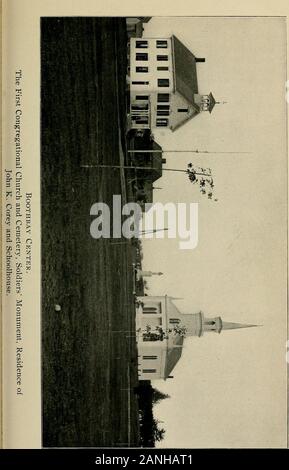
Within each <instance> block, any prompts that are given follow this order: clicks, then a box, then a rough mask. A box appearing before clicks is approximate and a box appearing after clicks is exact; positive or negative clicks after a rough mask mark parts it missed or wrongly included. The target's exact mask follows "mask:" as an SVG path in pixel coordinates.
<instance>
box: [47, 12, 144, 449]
mask: <svg viewBox="0 0 289 470" xmlns="http://www.w3.org/2000/svg"><path fill="white" fill-rule="evenodd" d="M126 41H127V38H126V29H125V20H122V19H113V18H112V19H111V18H107V19H94V18H59V19H58V18H49V19H46V18H44V19H42V24H41V60H42V71H41V75H42V88H41V89H42V96H41V103H42V105H41V107H42V109H41V119H42V122H41V129H42V131H41V139H42V142H41V147H42V155H41V159H42V193H41V197H42V201H41V204H42V366H43V377H42V382H43V385H42V386H43V445H44V446H45V447H50V446H55V447H58V446H64V447H66V446H84V447H86V446H96V447H97V446H120V445H122V446H126V445H127V446H128V445H131V446H133V445H138V442H139V429H138V407H137V400H136V397H135V395H134V393H133V392H132V391H131V389H132V388H133V387H134V386H135V385H137V383H138V380H137V366H136V356H137V352H136V344H135V339H134V338H133V337H130V335H129V334H128V333H127V331H134V330H135V311H134V299H133V285H132V283H133V275H132V261H133V256H134V250H133V248H132V246H131V244H130V243H129V242H127V241H124V243H123V242H122V243H118V244H115V243H114V242H113V241H112V240H110V239H100V240H94V239H93V238H92V237H91V236H90V231H89V227H90V223H91V217H90V215H89V213H90V207H91V205H92V204H93V203H94V202H98V201H105V202H107V203H109V204H111V201H112V195H113V194H121V192H122V191H123V187H122V186H121V174H120V171H119V170H111V169H99V168H90V169H87V168H83V167H81V165H83V164H84V165H85V164H88V165H93V164H97V163H105V164H110V163H112V164H119V161H120V146H119V132H120V136H121V141H122V142H123V143H124V141H125V121H126V103H125V73H126ZM55 304H59V305H60V306H61V311H59V312H56V311H55V308H54V305H55Z"/></svg>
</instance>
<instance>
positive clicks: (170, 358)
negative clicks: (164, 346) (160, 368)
mask: <svg viewBox="0 0 289 470" xmlns="http://www.w3.org/2000/svg"><path fill="white" fill-rule="evenodd" d="M183 342H184V338H183V336H180V335H174V336H173V338H172V342H171V344H170V346H169V347H168V350H167V356H166V365H165V377H164V378H165V379H167V378H168V376H169V375H170V373H171V372H172V370H173V369H174V368H175V366H176V364H177V363H178V361H179V359H180V358H181V355H182V351H183V348H182V346H183Z"/></svg>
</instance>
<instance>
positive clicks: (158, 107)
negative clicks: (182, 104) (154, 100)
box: [157, 104, 170, 111]
mask: <svg viewBox="0 0 289 470" xmlns="http://www.w3.org/2000/svg"><path fill="white" fill-rule="evenodd" d="M169 109H170V105H169V104H158V105H157V110H158V111H159V110H167V111H169Z"/></svg>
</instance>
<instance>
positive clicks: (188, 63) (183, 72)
mask: <svg viewBox="0 0 289 470" xmlns="http://www.w3.org/2000/svg"><path fill="white" fill-rule="evenodd" d="M172 50H173V61H174V72H175V73H174V76H175V89H176V91H177V92H178V93H180V94H181V95H182V96H183V97H184V98H186V100H187V101H188V102H189V103H190V104H192V105H194V106H196V104H195V100H194V94H197V93H198V79H197V67H196V58H195V56H194V54H193V53H192V52H191V51H190V50H189V49H188V48H187V47H186V46H184V44H183V43H182V42H181V41H179V39H178V38H176V36H172Z"/></svg>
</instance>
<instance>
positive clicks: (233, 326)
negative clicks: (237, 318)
mask: <svg viewBox="0 0 289 470" xmlns="http://www.w3.org/2000/svg"><path fill="white" fill-rule="evenodd" d="M255 326H260V325H252V324H248V323H232V322H228V321H222V330H236V329H238V328H252V327H255Z"/></svg>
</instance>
